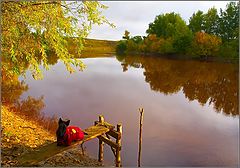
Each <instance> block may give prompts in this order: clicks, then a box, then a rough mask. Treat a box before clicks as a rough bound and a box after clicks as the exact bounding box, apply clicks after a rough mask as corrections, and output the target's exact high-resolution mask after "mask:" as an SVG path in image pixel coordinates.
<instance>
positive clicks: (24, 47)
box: [1, 0, 113, 78]
mask: <svg viewBox="0 0 240 168" xmlns="http://www.w3.org/2000/svg"><path fill="white" fill-rule="evenodd" d="M103 9H106V6H104V5H102V4H101V3H99V2H97V1H83V2H78V1H69V2H63V1H59V0H55V1H1V14H2V15H1V30H2V34H1V35H2V38H1V44H2V47H1V51H2V72H3V75H7V76H10V78H11V76H12V75H15V74H16V75H21V74H23V73H24V72H25V71H26V69H30V70H31V73H32V75H33V77H34V78H39V77H41V74H42V73H41V69H40V65H43V67H44V68H45V69H48V68H49V67H48V65H49V62H48V59H49V58H48V54H47V53H48V52H49V51H52V52H54V53H55V54H56V55H57V57H58V58H59V59H60V60H62V61H63V63H64V64H65V66H66V68H67V70H68V71H69V72H73V71H75V69H74V67H77V68H79V70H82V69H83V68H84V67H85V66H84V65H83V63H82V62H81V61H80V60H79V59H76V58H74V55H72V54H70V53H69V51H68V49H67V44H68V41H67V38H73V37H74V38H75V39H77V45H78V54H80V52H81V50H82V49H83V40H84V38H86V37H87V35H88V34H89V31H90V30H91V27H92V25H93V24H97V25H101V24H103V23H107V24H109V25H111V26H113V25H112V24H110V23H109V22H108V21H107V19H106V18H105V17H104V16H102V10H103Z"/></svg>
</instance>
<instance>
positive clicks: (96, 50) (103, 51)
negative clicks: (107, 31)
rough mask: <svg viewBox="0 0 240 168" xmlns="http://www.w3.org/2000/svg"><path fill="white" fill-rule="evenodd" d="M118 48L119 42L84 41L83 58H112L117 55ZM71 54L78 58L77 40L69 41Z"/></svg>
mask: <svg viewBox="0 0 240 168" xmlns="http://www.w3.org/2000/svg"><path fill="white" fill-rule="evenodd" d="M116 46H117V41H109V40H96V39H85V40H84V49H83V51H82V52H81V56H80V55H79V57H81V58H88V57H92V56H94V57H98V56H99V57H100V56H103V55H104V56H112V55H113V54H115V50H116ZM68 49H69V51H70V53H72V54H75V55H76V57H78V55H77V53H76V51H77V45H76V40H75V39H73V38H72V39H69V47H68Z"/></svg>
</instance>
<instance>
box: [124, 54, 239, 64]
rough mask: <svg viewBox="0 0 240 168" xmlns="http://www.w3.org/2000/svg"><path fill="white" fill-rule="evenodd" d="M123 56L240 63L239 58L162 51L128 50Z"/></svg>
mask: <svg viewBox="0 0 240 168" xmlns="http://www.w3.org/2000/svg"><path fill="white" fill-rule="evenodd" d="M120 55H121V56H126V55H133V56H134V55H138V56H139V55H140V56H146V57H148V56H154V57H161V58H166V59H173V60H186V61H187V60H196V61H203V62H222V63H234V64H236V63H237V64H238V63H239V59H234V58H223V57H213V56H209V57H196V56H189V55H178V54H160V53H145V52H128V53H127V54H120Z"/></svg>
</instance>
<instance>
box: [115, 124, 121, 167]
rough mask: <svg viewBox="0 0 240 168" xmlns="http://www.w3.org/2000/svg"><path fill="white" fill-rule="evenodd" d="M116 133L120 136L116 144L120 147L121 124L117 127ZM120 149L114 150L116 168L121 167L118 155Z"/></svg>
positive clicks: (119, 155)
mask: <svg viewBox="0 0 240 168" xmlns="http://www.w3.org/2000/svg"><path fill="white" fill-rule="evenodd" d="M117 132H119V134H120V135H121V136H120V137H119V138H117V140H116V143H117V144H118V145H119V146H121V138H122V124H118V125H117ZM120 150H121V149H120V148H117V149H116V167H120V166H121V153H120Z"/></svg>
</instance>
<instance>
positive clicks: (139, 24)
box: [88, 1, 229, 40]
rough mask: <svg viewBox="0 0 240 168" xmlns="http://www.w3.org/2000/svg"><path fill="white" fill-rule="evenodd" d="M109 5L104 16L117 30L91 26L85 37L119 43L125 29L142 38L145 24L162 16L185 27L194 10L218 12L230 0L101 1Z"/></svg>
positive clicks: (145, 27)
mask: <svg viewBox="0 0 240 168" xmlns="http://www.w3.org/2000/svg"><path fill="white" fill-rule="evenodd" d="M101 3H102V4H104V5H106V6H108V9H106V10H104V11H103V15H104V16H106V18H107V19H108V20H109V21H110V22H111V23H114V24H115V26H116V28H111V27H110V26H108V25H106V24H105V25H101V26H97V25H96V26H93V28H92V30H91V33H90V34H89V36H88V38H92V39H103V40H120V39H122V36H123V34H124V31H125V30H128V31H129V32H130V36H136V35H140V36H144V35H146V33H145V32H146V30H147V28H148V24H149V23H151V22H153V21H154V19H155V17H156V16H157V15H159V14H162V13H168V12H175V13H179V14H180V16H181V17H182V18H183V19H184V20H185V21H186V23H187V24H188V20H189V18H190V17H191V16H192V14H193V13H194V12H196V11H197V10H201V11H203V12H207V11H208V9H209V8H211V7H213V6H214V7H215V8H216V9H217V10H218V12H219V11H220V8H222V9H225V7H226V4H227V3H229V1H102V2H101Z"/></svg>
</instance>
